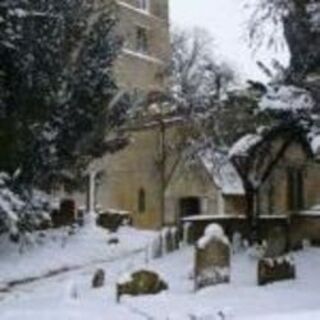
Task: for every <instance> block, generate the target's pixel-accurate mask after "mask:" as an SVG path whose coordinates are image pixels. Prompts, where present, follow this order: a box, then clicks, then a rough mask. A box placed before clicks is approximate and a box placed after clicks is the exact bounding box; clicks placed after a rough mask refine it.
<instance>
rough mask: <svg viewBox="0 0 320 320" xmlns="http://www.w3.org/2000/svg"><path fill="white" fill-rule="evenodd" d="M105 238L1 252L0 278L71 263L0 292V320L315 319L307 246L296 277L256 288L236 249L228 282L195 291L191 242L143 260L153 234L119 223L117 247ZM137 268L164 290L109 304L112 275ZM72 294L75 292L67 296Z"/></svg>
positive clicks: (314, 268)
mask: <svg viewBox="0 0 320 320" xmlns="http://www.w3.org/2000/svg"><path fill="white" fill-rule="evenodd" d="M110 237H112V236H111V235H108V234H106V233H105V232H104V231H101V230H100V231H97V234H95V235H93V234H92V232H91V233H90V232H84V231H83V232H81V233H79V234H76V235H74V236H73V238H70V239H69V241H68V242H67V245H66V246H64V248H61V245H60V246H58V243H59V241H54V242H53V241H52V243H51V242H49V244H45V245H43V248H40V249H39V248H38V250H32V251H31V252H30V253H25V254H24V255H23V256H22V257H21V258H19V256H17V255H14V254H12V255H10V256H9V257H8V259H7V258H6V257H5V256H4V255H5V254H6V253H7V252H1V253H0V254H1V261H0V270H1V271H2V272H1V276H2V278H3V279H6V278H7V279H13V278H14V276H16V277H18V278H20V279H22V278H23V277H22V276H23V275H28V276H31V275H35V274H37V275H41V274H46V272H47V271H49V270H54V269H56V268H58V269H59V268H61V267H62V266H66V265H67V266H68V267H72V266H78V267H79V268H78V269H75V270H70V271H68V272H63V273H61V274H58V275H55V276H52V277H49V278H43V279H40V280H37V281H34V282H31V283H27V284H21V285H17V286H15V287H12V288H11V289H10V291H9V292H2V293H0V319H1V320H31V319H32V320H37V319H41V320H88V319H90V320H100V319H101V320H102V319H104V320H106V319H110V320H118V319H121V320H127V319H128V320H143V319H154V320H221V319H225V320H228V319H233V320H255V319H257V320H287V319H290V320H292V319H294V320H307V319H308V320H309V319H313V320H314V319H320V295H319V288H320V277H319V275H320V269H319V265H320V249H315V248H309V249H306V250H304V251H303V252H299V253H297V254H296V257H295V258H296V263H297V274H298V278H297V280H295V281H285V282H281V283H277V284H272V285H268V286H265V287H257V286H256V282H255V274H256V270H255V262H254V261H253V260H251V259H250V258H249V257H248V256H247V255H246V254H245V253H241V254H236V255H234V256H233V257H232V280H231V283H230V284H226V285H219V286H216V287H211V288H206V289H203V290H201V291H199V292H197V293H195V292H194V290H193V281H192V279H191V278H192V277H191V275H192V267H193V248H192V247H188V248H183V249H181V250H180V251H178V252H175V253H171V254H169V255H167V256H165V257H163V258H161V259H157V260H152V261H150V260H149V259H146V250H145V248H146V247H147V244H148V243H150V242H151V241H152V239H153V237H154V233H152V232H141V231H140V232H138V231H135V230H132V229H130V228H124V229H122V230H121V231H120V232H119V234H118V238H119V240H120V242H119V244H118V245H114V246H110V245H108V244H107V243H108V239H110ZM89 251H90V252H89ZM42 259H45V260H43V261H42ZM10 265H11V268H10ZM23 265H25V267H26V271H24V270H23ZM80 266H81V267H80ZM138 267H148V269H150V268H151V269H154V270H156V271H158V272H159V273H161V275H162V277H163V278H164V279H165V280H166V281H167V282H168V284H169V286H170V288H169V290H168V291H167V292H163V293H161V294H159V295H156V296H143V297H138V298H137V297H124V298H123V299H122V301H121V303H120V304H117V303H116V297H115V284H116V281H117V279H119V277H120V276H121V275H122V274H123V273H125V272H128V271H130V270H134V269H136V268H138ZM97 268H103V269H104V270H105V273H106V285H105V287H104V288H102V289H91V279H92V276H93V274H94V272H95V270H97ZM6 272H8V274H6ZM8 275H9V276H8ZM75 293H76V295H77V296H78V297H77V298H72V296H74V295H75ZM224 315H226V317H225V316H224Z"/></svg>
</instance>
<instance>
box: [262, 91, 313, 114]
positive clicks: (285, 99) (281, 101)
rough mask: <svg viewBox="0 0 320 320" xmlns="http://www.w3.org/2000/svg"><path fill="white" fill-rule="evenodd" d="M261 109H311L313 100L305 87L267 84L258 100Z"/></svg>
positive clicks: (292, 110) (291, 111) (285, 110)
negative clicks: (263, 93)
mask: <svg viewBox="0 0 320 320" xmlns="http://www.w3.org/2000/svg"><path fill="white" fill-rule="evenodd" d="M259 106H260V110H261V111H268V110H269V111H275V112H290V113H295V112H301V111H311V110H312V109H313V108H314V106H315V102H314V100H313V98H312V96H311V94H310V92H308V91H307V90H305V89H302V88H298V87H295V86H293V85H281V86H269V87H268V90H267V93H266V94H265V95H264V96H263V98H262V99H261V101H260V104H259Z"/></svg>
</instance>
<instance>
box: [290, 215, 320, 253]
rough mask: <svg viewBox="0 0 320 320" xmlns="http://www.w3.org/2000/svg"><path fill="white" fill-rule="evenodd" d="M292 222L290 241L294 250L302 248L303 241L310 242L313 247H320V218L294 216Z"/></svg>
mask: <svg viewBox="0 0 320 320" xmlns="http://www.w3.org/2000/svg"><path fill="white" fill-rule="evenodd" d="M291 221H292V222H291V228H290V231H291V232H290V236H291V239H290V240H291V246H292V247H293V248H294V249H299V248H301V247H302V242H303V240H309V241H310V243H311V244H312V245H316V246H319V245H320V216H315V215H304V216H299V215H294V216H293V217H292V220H291Z"/></svg>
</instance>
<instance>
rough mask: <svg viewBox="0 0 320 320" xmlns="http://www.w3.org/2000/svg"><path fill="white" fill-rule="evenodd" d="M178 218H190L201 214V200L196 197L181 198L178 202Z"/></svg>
mask: <svg viewBox="0 0 320 320" xmlns="http://www.w3.org/2000/svg"><path fill="white" fill-rule="evenodd" d="M179 208H180V217H181V218H185V217H190V216H194V215H199V214H200V213H201V200H200V198H198V197H187V198H181V199H180V201H179Z"/></svg>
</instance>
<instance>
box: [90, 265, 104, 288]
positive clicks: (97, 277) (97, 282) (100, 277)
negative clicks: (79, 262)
mask: <svg viewBox="0 0 320 320" xmlns="http://www.w3.org/2000/svg"><path fill="white" fill-rule="evenodd" d="M104 280H105V272H104V270H103V269H98V270H97V271H96V272H95V274H94V276H93V279H92V288H101V287H103V286H104Z"/></svg>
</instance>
